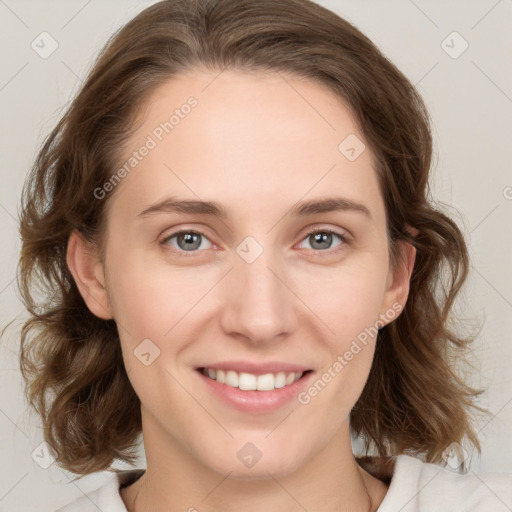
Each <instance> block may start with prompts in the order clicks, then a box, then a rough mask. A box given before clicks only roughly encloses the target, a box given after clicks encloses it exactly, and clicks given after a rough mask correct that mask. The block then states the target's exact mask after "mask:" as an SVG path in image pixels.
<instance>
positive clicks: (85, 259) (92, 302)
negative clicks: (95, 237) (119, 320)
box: [66, 230, 113, 320]
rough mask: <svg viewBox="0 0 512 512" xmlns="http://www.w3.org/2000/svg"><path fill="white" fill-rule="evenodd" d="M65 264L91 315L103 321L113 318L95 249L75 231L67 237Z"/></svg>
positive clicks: (102, 272)
mask: <svg viewBox="0 0 512 512" xmlns="http://www.w3.org/2000/svg"><path fill="white" fill-rule="evenodd" d="M66 262H67V264H68V267H69V270H70V271H71V274H72V275H73V278H74V280H75V283H76V285H77V287H78V290H79V291H80V294H81V295H82V297H83V299H84V301H85V303H86V304H87V307H88V308H89V310H90V311H91V313H93V314H94V315H96V316H97V317H99V318H103V319H105V320H109V319H111V318H113V314H112V309H111V306H110V302H109V300H108V296H107V290H106V287H105V273H104V267H103V264H102V263H101V262H100V261H99V257H98V254H97V249H96V247H95V246H94V245H93V244H91V243H90V242H87V241H86V240H85V238H84V237H83V235H82V234H81V233H79V232H78V231H77V230H73V232H72V233H71V235H70V237H69V240H68V246H67V253H66Z"/></svg>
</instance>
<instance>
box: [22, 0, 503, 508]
mask: <svg viewBox="0 0 512 512" xmlns="http://www.w3.org/2000/svg"><path fill="white" fill-rule="evenodd" d="M431 152H432V140H431V133H430V127H429V117H428V113H427V112H426V109H425V106H424V104H423V102H422V100H421V98H420V97H419V95H418V93H417V92H416V91H415V89H414V87H413V86H412V85H411V84H410V83H409V82H408V81H407V79H406V78H405V77H404V76H403V75H402V74H401V73H400V72H399V71H398V70H397V69H396V67H395V66H394V65H393V64H392V63H390V62H389V61H388V60H387V59H386V58H385V57H384V56H383V55H382V54H381V53H380V52H379V51H378V49H377V48H376V47H375V46H374V45H373V44H372V43H371V42H370V41H369V40H368V39H367V38H366V37H365V36H364V35H362V34H361V33H360V32H359V31H358V30H357V29H356V28H355V27H353V26H352V25H350V24H349V23H347V22H346V21H345V20H343V19H341V18H339V17H338V16H336V15H335V14H334V13H332V12H330V11H328V10H327V9H324V8H322V7H320V6H318V5H317V4H315V3H313V2H310V1H308V0H283V1H280V2H274V1H270V0H263V1H256V0H243V1H238V2H232V1H229V0H173V1H170V0H169V1H164V2H160V3H157V4H155V5H153V6H151V7H149V8H147V9H146V10H144V11H143V12H142V13H141V14H139V15H138V16H136V17H135V18H134V19H133V20H132V21H131V22H129V23H128V24H127V25H126V26H125V27H123V28H122V29H121V30H120V31H119V32H118V33H117V34H115V36H114V37H113V38H112V39H111V40H110V41H109V43H108V44H107V46H106V47H105V49H104V51H103V52H102V53H101V55H100V57H99V59H98V61H97V62H96V64H95V66H94V68H93V69H92V71H91V73H90V74H89V77H88V78H87V80H86V81H85V83H84V86H83V87H82V89H81V91H80V92H79V94H78V95H77V97H76V98H75V100H74V101H73V103H72V105H71V106H70V108H69V110H68V112H67V113H66V114H65V116H64V117H63V119H62V120H61V121H60V123H59V124H58V126H57V127H56V128H55V130H54V131H53V132H52V133H51V134H50V136H49V137H48V139H47V140H46V142H45V144H44V146H43V147H42V149H41V151H40V153H39V155H38V158H37V160H36V162H35V165H34V167H33V169H32V173H31V174H30V176H29V178H28V180H27V183H26V186H25V190H24V195H23V209H22V222H21V235H22V240H23V248H22V257H21V267H20V290H21V291H22V295H23V299H24V301H25V304H26V306H27V308H28V310H29V312H30V313H31V314H32V315H33V317H32V318H31V319H30V320H29V321H27V323H26V324H25V326H24V329H23V332H22V351H21V367H22V371H23V374H24V377H25V379H26V382H27V397H28V398H29V400H30V401H31V403H32V404H33V405H34V407H36V409H37V410H38V412H39V413H40V415H41V417H42V421H43V426H44V433H45V439H46V441H47V442H48V444H49V445H50V446H51V447H52V449H53V450H54V451H55V455H56V457H57V463H58V464H60V465H61V467H63V468H66V469H68V470H70V471H73V472H74V473H76V474H77V475H79V476H80V475H85V474H90V473H92V472H96V471H101V470H105V469H108V468H110V466H111V464H112V462H114V460H115V459H120V460H124V461H126V462H133V461H134V460H135V455H134V450H135V449H136V447H137V441H138V435H139V434H140V433H142V436H143V440H144V450H145V453H146V459H147V469H146V470H130V471H117V472H114V473H113V475H112V478H111V479H110V480H109V481H108V482H106V483H105V484H104V485H103V486H102V487H101V488H100V489H99V490H97V491H95V492H93V493H90V494H89V495H88V496H84V497H83V498H81V499H79V500H78V501H77V502H75V503H73V504H71V505H69V506H68V507H64V508H62V509H61V510H62V511H67V510H73V511H77V510H80V511H86V510H96V509H97V508H99V509H100V510H119V511H125V510H126V511H129V512H143V511H147V510H152V511H161V510H162V511H163V510H166V511H169V510H173V511H174V510H189V511H194V510H198V511H201V512H203V511H220V510H222V511H230V510H245V511H253V510H254V511H256V510H261V508H262V507H265V508H266V509H268V510H272V511H277V510H286V511H295V510H297V511H298V510H308V511H322V512H330V511H339V510H346V511H352V512H354V511H355V512H358V511H361V512H367V511H376V510H379V511H380V512H389V511H392V510H393V511H394V510H403V511H413V510H415V511H417V510H422V511H423V510H424V511H429V512H430V511H434V510H472V511H473V510H474V511H476V510H486V511H487V510H510V507H511V506H512V496H511V490H510V489H512V477H511V476H510V475H491V476H489V477H488V478H487V479H486V480H485V483H484V482H483V481H482V479H481V478H482V477H477V476H475V475H473V476H470V475H458V474H455V473H452V472H449V471H448V470H447V469H444V468H442V467H441V466H442V465H443V463H446V461H447V457H448V455H447V454H449V453H452V451H454V450H455V452H456V455H459V456H460V463H461V465H464V463H465V462H467V461H466V460H465V459H466V458H467V453H466V452H465V450H464V449H463V448H462V444H463V442H465V441H467V442H470V443H472V444H473V445H474V446H475V447H476V448H477V449H479V443H478V438H477V436H476V433H475V431H474V428H473V427H472V425H471V414H472V411H473V410H475V411H476V410H481V409H480V408H479V407H478V406H476V405H475V404H474V403H473V399H474V398H475V397H476V396H478V394H479V391H478V390H476V389H473V388H471V387H469V386H468V385H467V384H466V383H464V382H463V380H461V379H460V377H459V376H458V375H457V374H456V373H455V372H454V370H453V369H452V367H451V366H450V364H449V361H450V360H452V357H453V356H457V357H460V356H461V355H463V354H464V352H465V350H466V349H467V347H468V346H469V342H470V340H469V339H466V338H463V337H461V336H457V335H456V334H455V333H454V332H453V331H452V330H451V329H450V327H449V325H448V320H449V318H450V312H451V308H452V305H453V302H454V300H455V298H456V296H457V293H458V291H459V290H460V288H461V286H462V285H463V283H464V280H465V278H466V275H467V272H468V257H467V249H466V245H465V242H464V239H463V236H462V234H461V232H460V230H459V229H458V228H457V226H456V224H455V223H454V222H453V221H452V220H451V219H449V218H448V217H446V216H445V215H444V214H443V213H441V212H440V211H438V210H436V209H435V207H434V206H433V205H432V203H431V200H430V198H429V196H428V189H427V185H428V177H429V167H430V159H431ZM36 279H37V280H38V283H40V282H42V283H43V284H45V285H46V289H47V290H48V293H49V294H48V297H45V300H44V301H43V302H42V303H39V302H37V300H36V298H35V293H34V287H35V285H36V282H35V280H36ZM39 300H40V299H39ZM49 392H52V397H51V400H47V394H48V393H49ZM351 433H353V434H355V435H358V436H360V437H361V438H362V439H363V440H364V441H365V442H366V448H367V452H368V453H372V451H373V453H376V454H377V456H376V457H363V458H356V457H355V456H354V454H353V451H352V445H351ZM414 456H415V457H414ZM500 507H501V508H500Z"/></svg>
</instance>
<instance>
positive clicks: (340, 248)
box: [160, 228, 349, 257]
mask: <svg viewBox="0 0 512 512" xmlns="http://www.w3.org/2000/svg"><path fill="white" fill-rule="evenodd" d="M182 233H186V234H194V235H199V236H202V237H204V238H206V239H207V240H209V239H208V237H207V236H206V235H205V234H204V233H201V232H200V231H195V230H193V229H181V230H179V231H176V232H175V233H172V234H171V235H169V236H166V237H165V238H164V239H163V240H162V241H161V242H160V244H161V245H162V246H164V245H167V242H168V241H169V240H171V239H172V238H175V237H176V236H178V235H180V234H182ZM317 233H323V234H329V235H335V236H337V237H338V238H339V239H340V241H341V243H340V245H339V246H338V247H336V248H334V249H325V250H320V249H310V250H312V251H314V252H315V253H317V254H315V256H320V255H321V254H320V253H327V254H328V255H333V254H337V253H338V252H340V251H343V250H344V249H345V246H346V245H348V244H349V241H348V240H347V236H346V235H345V234H343V233H338V232H337V231H334V230H332V229H319V228H315V229H312V230H311V231H308V232H307V233H305V235H304V236H303V237H302V239H301V242H302V241H303V240H305V239H307V238H309V237H310V236H311V235H315V234H317ZM170 250H172V251H174V252H178V253H179V254H180V255H181V256H184V257H194V256H196V255H197V253H198V252H201V250H195V251H184V250H182V249H175V248H174V247H172V248H171V249H170Z"/></svg>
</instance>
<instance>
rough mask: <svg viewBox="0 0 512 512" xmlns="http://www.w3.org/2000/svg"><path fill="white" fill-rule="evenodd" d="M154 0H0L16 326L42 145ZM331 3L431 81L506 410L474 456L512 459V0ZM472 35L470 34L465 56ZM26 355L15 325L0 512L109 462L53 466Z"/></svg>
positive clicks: (7, 362)
mask: <svg viewBox="0 0 512 512" xmlns="http://www.w3.org/2000/svg"><path fill="white" fill-rule="evenodd" d="M151 3H153V2H142V1H133V0H131V1H126V0H123V1H120V0H116V1H108V2H105V1H104V2H100V1H99V0H89V1H86V0H80V1H76V0H68V1H49V0H45V1H35V0H34V1H27V0H22V1H15V0H0V52H1V58H2V66H1V69H0V106H1V111H2V118H1V122H0V130H1V134H0V144H1V153H0V154H1V166H0V173H1V175H0V179H1V187H0V223H1V224H0V226H1V227H0V229H1V231H0V233H1V240H2V243H1V244H0V245H1V247H0V251H1V258H2V259H1V261H2V265H1V267H0V322H1V323H2V324H3V323H5V322H6V321H8V320H11V319H12V318H14V317H15V316H16V315H18V314H20V315H21V316H20V317H19V320H20V321H21V319H22V318H23V308H22V305H21V303H20V302H19V300H18V299H17V297H16V294H15V287H14V281H13V279H14V275H15V269H16V264H17V257H18V251H19V248H20V244H19V239H18V232H17V220H16V219H17V206H18V201H19V197H20V192H21V187H22V184H23V181H24V178H25V175H26V173H27V170H28V169H29V167H30V165H31V163H32V161H33V159H34V157H35V155H36V152H37V148H38V146H39V145H40V143H41V142H42V140H43V138H44V136H45V135H46V134H47V133H48V132H49V131H50V129H51V128H52V127H53V126H54V125H55V123H56V122H57V120H58V119H59V116H60V115H61V114H62V113H63V109H64V107H65V106H66V105H67V103H68V102H69V100H70V99H71V98H72V96H73V95H74V94H75V93H76V92H77V90H78V88H79V86H80V84H81V80H82V78H83V77H84V76H85V72H86V71H87V69H88V68H89V66H90V64H91V63H92V59H93V56H95V55H96V53H97V52H98V50H99V49H100V48H101V47H102V46H103V44H104V42H105V41H106V39H107V37H108V36H109V35H110V34H111V33H113V31H114V30H115V29H117V28H118V27H119V26H120V25H121V24H123V23H124V22H126V21H127V20H128V19H130V18H131V17H132V16H134V15H135V14H136V13H138V12H139V11H141V10H142V9H143V8H144V7H145V6H147V5H149V4H151ZM319 3H321V4H322V5H324V6H326V7H329V8H331V9H332V10H334V11H336V12H338V13H339V14H340V15H342V16H344V17H345V18H347V19H348V20H349V21H351V22H352V23H354V24H355V25H356V26H357V27H359V28H360V29H361V30H362V31H363V32H364V33H366V34H367V35H368V36H369V37H370V38H371V39H372V40H373V41H374V42H375V43H376V44H377V45H378V46H379V47H380V48H381V49H382V50H383V52H384V53H385V54H386V55H387V56H388V57H390V59H391V60H392V61H393V62H395V63H396V64H397V65H398V67H399V68H400V69H401V70H402V71H403V72H404V73H405V74H406V75H407V77H408V78H409V79H410V80H411V81H412V82H413V83H414V84H417V86H418V88H419V90H420V93H421V94H422V95H423V97H424V99H425V101H426V103H427V106H428V108H429V110H430V112H431V115H432V118H433V122H434V138H435V152H436V157H435V161H434V168H433V177H434V180H433V189H434V193H435V195H436V196H437V197H438V198H439V199H441V200H442V201H445V202H447V203H449V204H452V205H453V206H455V207H456V208H457V209H458V210H459V212H460V215H457V216H456V219H457V221H458V222H459V225H460V226H461V227H462V228H463V230H464V232H465V234H466V235H467V236H468V240H469V245H470V251H471V256H472V275H471V279H470V283H469V286H468V287H467V288H466V291H465V295H464V301H463V302H461V303H460V306H459V307H460V309H461V311H463V312H464V314H465V315H466V317H467V318H468V320H469V321H476V322H482V323H483V328H482V330H481V333H480V335H479V337H478V340H477V343H476V344H475V352H474V362H475V364H476V365H477V368H478V369H479V370H480V373H479V374H475V375H474V376H473V377H472V383H474V384H476V385H480V386H484V387H486V388H487V392H486V393H485V395H484V396H483V397H482V399H481V403H482V404H483V405H484V406H486V407H488V408H490V410H491V411H492V412H493V413H494V416H493V417H492V418H491V420H490V421H488V420H486V421H481V422H480V423H479V424H478V429H479V430H480V432H479V436H480V438H481V441H482V444H483V453H482V456H481V458H478V457H472V459H471V461H472V462H471V471H473V472H475V473H477V474H480V473H483V472H489V471H505V470H508V471H510V469H511V468H512V441H511V433H512V376H511V375H512V372H511V371H510V361H511V359H512V336H511V334H510V318H511V315H512V291H511V290H512V273H511V271H510V268H511V261H512V230H511V219H512V173H511V171H510V164H511V160H512V159H511V155H512V151H511V145H512V144H511V143H512V140H511V128H510V126H511V120H512V116H511V114H512V72H511V65H510V63H511V53H512V52H511V49H512V0H500V1H496V0H482V1H476V0H473V1H462V0H457V1H455V0H452V1H450V2H442V1H429V2H427V1H425V0H415V1H412V0H394V1H386V2H382V1H381V2H378V1H355V0H350V1H338V0H330V1H327V0H323V1H320V2H319ZM43 31H47V32H48V33H49V34H51V37H52V38H53V39H55V40H56V41H57V43H58V48H57V50H56V51H55V52H54V53H53V54H52V55H50V56H49V57H48V58H45V59H43V58H41V57H40V56H39V55H38V54H37V53H36V51H34V49H33V48H32V47H31V43H32V42H33V41H34V40H35V41H36V43H37V42H38V41H40V34H41V33H42V32H43ZM454 31H456V32H458V33H459V34H460V36H458V35H451V34H452V33H453V32H454ZM47 41H48V42H49V40H47ZM443 41H445V42H444V43H443ZM464 41H466V42H467V44H468V45H469V46H468V48H467V49H466V51H464V52H463V53H462V54H460V55H458V54H459V53H460V51H461V50H462V49H463V48H464V46H465V43H464ZM39 44H40V45H41V43H39ZM48 44H49V43H48ZM45 48H47V49H48V48H49V45H46V44H45ZM454 57H457V58H454ZM19 323H20V322H18V325H19ZM17 353H18V338H17V329H16V327H13V328H10V329H9V330H8V331H7V333H6V335H5V336H4V338H2V345H1V347H0V432H1V434H2V435H1V437H0V439H1V452H0V453H1V457H2V464H1V465H0V512H3V511H21V510H24V511H25V510H37V511H51V510H54V509H55V508H57V507H58V506H61V505H63V504H64V503H67V502H69V501H71V500H72V498H74V497H75V496H79V495H81V493H82V492H87V491H88V490H91V489H93V488H95V487H97V486H99V485H100V484H101V482H102V481H103V480H104V478H105V476H106V473H98V474H96V475H93V476H89V477H85V478H83V479H81V480H80V481H78V482H76V483H74V484H73V483H69V484H67V482H68V481H69V478H70V476H71V474H70V473H67V472H66V471H63V470H61V469H59V468H58V467H56V465H55V464H52V465H50V466H49V468H48V469H44V468H43V467H41V464H42V465H45V461H48V459H47V457H48V453H47V452H45V448H44V445H43V446H40V443H41V442H42V433H41V430H40V423H39V420H38V418H37V417H36V416H35V415H34V414H33V413H32V412H30V411H29V410H28V409H27V405H26V403H25V401H24V398H23V394H22V392H23V391H22V390H23V386H22V380H21V376H20V373H19V369H18V359H17ZM36 461H37V462H36ZM48 462H51V461H48ZM143 465H144V457H143V455H142V454H141V459H140V461H139V464H138V466H139V467H143ZM117 467H124V466H121V465H117ZM66 484H67V485H66ZM105 512H106V511H105Z"/></svg>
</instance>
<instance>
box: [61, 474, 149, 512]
mask: <svg viewBox="0 0 512 512" xmlns="http://www.w3.org/2000/svg"><path fill="white" fill-rule="evenodd" d="M143 473H144V470H143V469H131V470H125V471H119V470H115V471H112V473H111V474H110V475H108V477H107V478H106V480H105V481H104V482H103V484H102V485H101V486H100V487H99V488H97V489H94V490H93V491H91V492H88V493H87V494H84V495H83V496H80V497H79V498H77V499H76V500H74V501H73V502H72V503H69V504H68V505H65V506H64V507H61V508H59V509H58V510H56V511H55V512H98V510H105V511H106V510H108V511H109V512H126V507H125V505H124V503H123V500H122V498H121V495H120V493H119V491H120V487H121V486H124V485H130V484H131V483H133V482H135V481H136V480H137V479H138V478H139V477H140V476H141V475H142V474H143Z"/></svg>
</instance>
